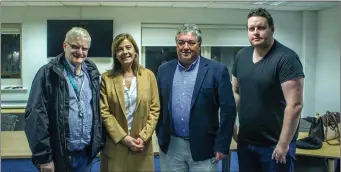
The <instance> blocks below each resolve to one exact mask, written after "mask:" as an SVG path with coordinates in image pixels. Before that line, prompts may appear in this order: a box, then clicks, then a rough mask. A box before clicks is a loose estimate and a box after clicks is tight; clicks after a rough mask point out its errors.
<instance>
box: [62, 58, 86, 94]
mask: <svg viewBox="0 0 341 172" xmlns="http://www.w3.org/2000/svg"><path fill="white" fill-rule="evenodd" d="M66 63H67V62H65V63H64V68H65V70H66V73H67V74H68V78H69V81H70V83H71V85H72V88H73V90H74V91H75V93H76V97H77V99H78V100H80V99H79V96H80V92H81V91H82V89H83V85H84V75H83V79H82V84H81V88H80V90H79V91H78V88H77V86H76V83H75V80H74V78H73V77H72V70H71V68H70V66H68V64H66Z"/></svg>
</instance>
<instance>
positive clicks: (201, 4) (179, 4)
mask: <svg viewBox="0 0 341 172" xmlns="http://www.w3.org/2000/svg"><path fill="white" fill-rule="evenodd" d="M210 4H211V3H210V2H176V3H174V4H173V7H207V6H209V5H210Z"/></svg>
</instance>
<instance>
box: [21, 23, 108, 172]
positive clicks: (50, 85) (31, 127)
mask: <svg viewBox="0 0 341 172" xmlns="http://www.w3.org/2000/svg"><path fill="white" fill-rule="evenodd" d="M90 42H91V37H90V34H89V33H88V31H86V30H85V29H83V28H79V27H74V28H72V29H71V30H70V31H68V32H67V34H66V37H65V41H64V43H63V48H64V53H62V54H60V55H58V56H57V57H55V58H54V59H53V60H51V61H50V62H49V63H48V64H46V65H44V66H42V67H41V68H40V69H39V71H38V72H37V74H36V76H35V78H34V80H33V83H32V87H31V92H30V95H29V99H28V103H27V107H26V111H25V120H26V126H25V133H26V136H27V139H28V142H29V145H30V148H31V151H32V162H33V164H34V165H35V166H36V167H37V168H38V169H39V170H40V171H52V172H53V171H56V172H67V171H76V172H78V171H79V172H88V171H90V168H91V164H92V160H93V159H94V158H95V156H96V155H97V154H98V152H99V151H100V149H101V148H102V147H103V145H104V140H103V138H102V120H101V116H100V109H99V87H100V78H99V77H100V73H99V72H98V69H97V67H96V65H95V64H94V63H93V62H91V61H90V60H88V59H87V55H88V51H89V48H90Z"/></svg>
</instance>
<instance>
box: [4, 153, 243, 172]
mask: <svg viewBox="0 0 341 172" xmlns="http://www.w3.org/2000/svg"><path fill="white" fill-rule="evenodd" d="M99 166H100V164H99V159H96V160H95V161H94V164H93V166H92V170H91V172H99ZM37 171H38V170H37V169H36V168H35V167H34V166H33V165H32V163H31V160H30V159H2V160H1V172H37ZM219 171H222V163H221V162H219ZM155 172H160V160H159V157H157V156H156V157H155ZM231 172H238V160H237V154H236V153H235V152H234V153H232V157H231Z"/></svg>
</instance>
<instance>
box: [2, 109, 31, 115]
mask: <svg viewBox="0 0 341 172" xmlns="http://www.w3.org/2000/svg"><path fill="white" fill-rule="evenodd" d="M1 113H13V114H23V113H25V109H4V108H1Z"/></svg>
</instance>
